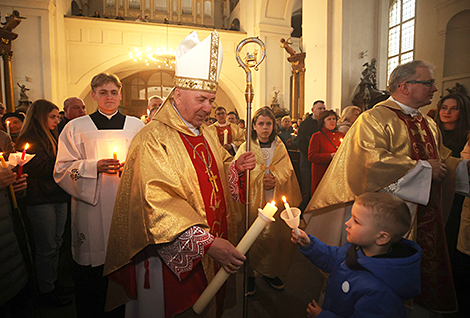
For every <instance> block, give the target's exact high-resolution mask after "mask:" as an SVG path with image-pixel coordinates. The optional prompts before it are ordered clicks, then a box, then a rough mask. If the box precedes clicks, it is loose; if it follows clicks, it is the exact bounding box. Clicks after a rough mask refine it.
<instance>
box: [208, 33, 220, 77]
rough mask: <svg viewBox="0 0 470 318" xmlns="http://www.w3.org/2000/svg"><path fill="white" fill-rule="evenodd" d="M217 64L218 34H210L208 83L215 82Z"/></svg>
mask: <svg viewBox="0 0 470 318" xmlns="http://www.w3.org/2000/svg"><path fill="white" fill-rule="evenodd" d="M218 64H219V33H217V32H215V31H214V32H212V34H211V56H210V62H209V81H212V82H216V81H217V66H218Z"/></svg>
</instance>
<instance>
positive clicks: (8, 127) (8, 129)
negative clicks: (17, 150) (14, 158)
mask: <svg viewBox="0 0 470 318" xmlns="http://www.w3.org/2000/svg"><path fill="white" fill-rule="evenodd" d="M6 124H7V134H8V136H10V137H11V135H10V121H9V120H7V122H6Z"/></svg>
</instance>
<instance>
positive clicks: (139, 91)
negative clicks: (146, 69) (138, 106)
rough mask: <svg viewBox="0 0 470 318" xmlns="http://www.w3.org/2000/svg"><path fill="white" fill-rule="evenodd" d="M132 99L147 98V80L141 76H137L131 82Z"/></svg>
mask: <svg viewBox="0 0 470 318" xmlns="http://www.w3.org/2000/svg"><path fill="white" fill-rule="evenodd" d="M131 99H133V100H138V99H140V100H145V99H146V96H145V82H144V80H143V79H141V78H140V77H136V78H134V79H133V80H132V82H131Z"/></svg>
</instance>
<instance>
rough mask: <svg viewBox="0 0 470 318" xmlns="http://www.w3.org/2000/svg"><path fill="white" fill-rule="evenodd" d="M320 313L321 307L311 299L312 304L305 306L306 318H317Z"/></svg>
mask: <svg viewBox="0 0 470 318" xmlns="http://www.w3.org/2000/svg"><path fill="white" fill-rule="evenodd" d="M321 312H322V309H321V307H320V306H319V305H318V304H317V302H316V301H315V299H312V302H311V303H310V304H308V306H307V317H308V318H317V317H318V315H319V314H320V313H321Z"/></svg>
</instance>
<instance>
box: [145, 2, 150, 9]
mask: <svg viewBox="0 0 470 318" xmlns="http://www.w3.org/2000/svg"><path fill="white" fill-rule="evenodd" d="M145 10H150V0H145Z"/></svg>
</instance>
